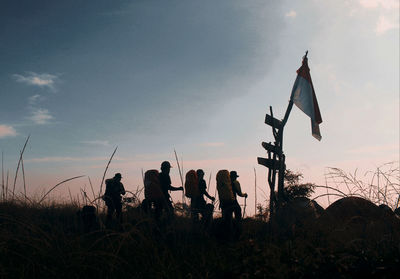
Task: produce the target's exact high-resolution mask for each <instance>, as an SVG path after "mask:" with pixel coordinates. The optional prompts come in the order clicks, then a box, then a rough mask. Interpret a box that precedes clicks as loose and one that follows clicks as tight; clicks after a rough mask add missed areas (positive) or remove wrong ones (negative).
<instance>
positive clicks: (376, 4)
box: [359, 0, 400, 9]
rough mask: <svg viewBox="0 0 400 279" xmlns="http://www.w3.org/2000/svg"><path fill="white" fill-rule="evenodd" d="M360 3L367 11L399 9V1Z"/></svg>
mask: <svg viewBox="0 0 400 279" xmlns="http://www.w3.org/2000/svg"><path fill="white" fill-rule="evenodd" d="M359 3H360V4H361V6H362V7H364V8H367V9H376V8H380V7H382V8H384V9H398V8H399V5H400V4H399V1H398V0H360V1H359Z"/></svg>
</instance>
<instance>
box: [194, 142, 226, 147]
mask: <svg viewBox="0 0 400 279" xmlns="http://www.w3.org/2000/svg"><path fill="white" fill-rule="evenodd" d="M224 145H225V143H223V142H205V143H202V144H200V146H206V147H220V146H224Z"/></svg>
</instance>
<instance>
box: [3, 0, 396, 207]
mask: <svg viewBox="0 0 400 279" xmlns="http://www.w3.org/2000/svg"><path fill="white" fill-rule="evenodd" d="M306 50H308V51H309V54H308V58H309V66H310V69H311V77H312V79H313V83H314V88H315V91H316V96H317V99H318V102H319V107H320V110H321V115H322V120H323V123H322V124H321V125H320V129H321V135H322V140H321V141H320V142H319V141H317V140H316V139H315V138H313V137H312V136H311V126H310V119H309V118H308V117H307V116H306V115H305V114H304V113H303V112H302V111H300V110H299V109H298V108H297V107H293V110H292V113H291V115H290V118H289V121H288V123H287V125H286V128H285V133H284V152H285V154H286V158H287V167H288V168H289V169H291V170H294V171H300V172H302V173H303V174H304V181H305V182H306V181H309V182H314V183H317V184H321V185H322V184H323V185H324V184H325V176H324V173H325V172H326V168H327V167H338V168H342V169H343V170H346V171H348V172H353V171H354V170H355V169H356V168H358V169H359V170H360V172H359V173H360V176H361V178H362V177H363V174H364V172H365V171H367V170H373V169H374V168H376V167H377V166H379V165H381V164H384V163H387V162H391V161H397V166H398V161H399V125H400V124H399V106H400V102H399V1H398V0H340V1H338V0H323V1H322V0H304V1H256V0H254V1H253V0H251V1H239V0H237V1H231V0H229V1H228V0H226V1H184V0H180V1H178V0H176V1H175V0H171V1H153V0H147V1H144V0H136V1H134V0H132V1H120V0H115V1H106V0H101V1H99V0H97V1H94V0H93V1H72V0H59V1H52V0H48V1H42V0H38V1H28V0H21V1H17V0H3V1H1V2H0V61H1V67H0V84H1V89H0V97H1V98H0V151H2V152H3V154H4V169H5V172H7V170H9V177H10V178H9V179H10V184H12V180H13V179H14V175H15V169H16V166H17V162H18V156H19V153H20V151H21V149H22V147H23V144H24V142H25V140H26V138H27V136H28V135H30V136H31V138H30V140H29V143H28V145H27V148H26V150H25V153H24V167H25V174H26V180H27V185H28V190H29V193H30V194H31V195H33V196H34V195H40V193H42V191H44V190H45V189H49V188H50V187H52V186H54V185H55V184H56V183H58V182H60V181H62V180H64V179H67V178H70V177H73V176H78V175H86V176H89V177H90V178H91V181H92V182H93V184H94V186H95V188H97V189H98V188H99V185H100V181H101V178H102V176H103V172H104V169H105V167H106V164H107V161H108V159H109V157H110V156H111V154H112V152H113V150H114V148H115V147H116V146H118V150H117V153H116V155H115V158H114V160H113V161H112V163H111V165H110V168H109V171H108V174H107V177H110V176H112V175H113V174H114V173H115V172H121V173H122V175H123V180H122V182H123V183H124V185H125V187H126V188H127V189H128V190H131V191H133V190H134V189H136V187H137V186H139V185H142V182H141V179H142V178H141V169H142V168H143V169H144V170H147V169H159V167H160V164H161V162H162V161H164V160H169V161H170V162H171V164H172V165H173V167H174V168H173V169H172V170H171V178H172V181H173V185H175V186H180V185H181V182H180V179H179V172H178V169H177V167H176V161H175V157H174V149H176V151H177V153H178V156H179V157H180V158H181V159H182V160H183V168H184V169H185V171H187V170H189V169H191V168H193V169H197V168H203V169H204V171H205V173H206V174H205V177H206V178H207V179H206V180H207V181H208V177H209V175H210V172H211V173H212V180H211V181H212V183H211V186H210V187H211V190H210V192H211V194H212V195H214V189H215V174H216V172H217V171H218V170H220V169H229V170H237V172H238V174H239V176H240V177H239V181H240V182H241V184H242V188H243V190H244V191H246V192H248V193H249V198H248V201H247V204H248V209H246V212H249V214H251V213H252V212H254V171H253V168H254V167H255V168H256V171H257V186H258V187H259V188H260V189H262V190H263V191H265V194H264V193H262V192H261V190H258V191H259V193H258V195H259V196H258V200H259V202H261V201H263V200H265V199H266V198H267V197H268V190H267V189H268V186H267V183H266V173H267V171H266V168H265V167H262V166H259V165H257V157H258V156H266V154H265V151H264V149H263V148H262V147H261V142H262V141H272V140H273V137H272V132H271V129H270V127H269V126H267V125H266V124H264V118H265V114H266V113H267V112H268V111H269V106H272V107H273V110H274V115H275V117H276V118H283V115H284V113H285V110H286V107H287V104H288V100H289V97H290V93H291V89H292V86H293V83H294V81H295V78H296V70H297V69H298V68H299V67H300V65H301V58H302V56H303V55H304V53H305V51H306ZM88 185H89V184H88V179H87V178H81V179H77V180H75V181H72V182H70V183H67V184H65V185H63V186H61V187H60V189H59V190H58V191H56V192H55V193H54V194H55V195H59V196H64V197H65V198H69V197H68V194H67V193H68V191H67V189H68V188H70V190H71V191H72V192H73V193H74V194H77V193H79V191H80V188H82V189H83V188H85V187H86V188H87V187H88ZM17 189H18V192H20V191H22V180H21V179H20V178H19V179H18V181H17ZM180 197H181V195H180V193H179V194H174V195H173V199H174V201H175V202H176V201H178V200H179V199H180ZM241 202H242V201H241ZM320 202H321V203H322V204H324V203H325V202H326V201H325V200H323V199H321V201H320Z"/></svg>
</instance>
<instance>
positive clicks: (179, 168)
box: [174, 149, 186, 203]
mask: <svg viewBox="0 0 400 279" xmlns="http://www.w3.org/2000/svg"><path fill="white" fill-rule="evenodd" d="M174 153H175V159H176V163H177V165H178V170H179V177H180V178H181V183H182V188H183V176H182V171H181V167H180V165H179V160H178V155H176V150H175V149H174ZM182 203H186V201H185V190H182Z"/></svg>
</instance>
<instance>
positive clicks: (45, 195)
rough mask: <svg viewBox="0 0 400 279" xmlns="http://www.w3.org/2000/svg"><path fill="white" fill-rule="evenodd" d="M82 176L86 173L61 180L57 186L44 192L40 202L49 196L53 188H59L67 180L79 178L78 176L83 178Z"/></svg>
mask: <svg viewBox="0 0 400 279" xmlns="http://www.w3.org/2000/svg"><path fill="white" fill-rule="evenodd" d="M81 177H84V175H79V176H75V177H71V178H68V179H65V180H63V181H61V182H60V183H57V184H56V185H55V186H53V187H52V188H51V189H50V190H49V191H47V193H46V194H44V196H43V197H42V198H41V199H40V201H39V204H40V203H41V202H42V201H43V200H44V199H45V198H46V197H47V195H48V194H50V193H51V191H53V190H54V189H55V188H57V187H58V186H60V185H62V184H64V183H65V182H68V181H71V180H74V179H77V178H81Z"/></svg>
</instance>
